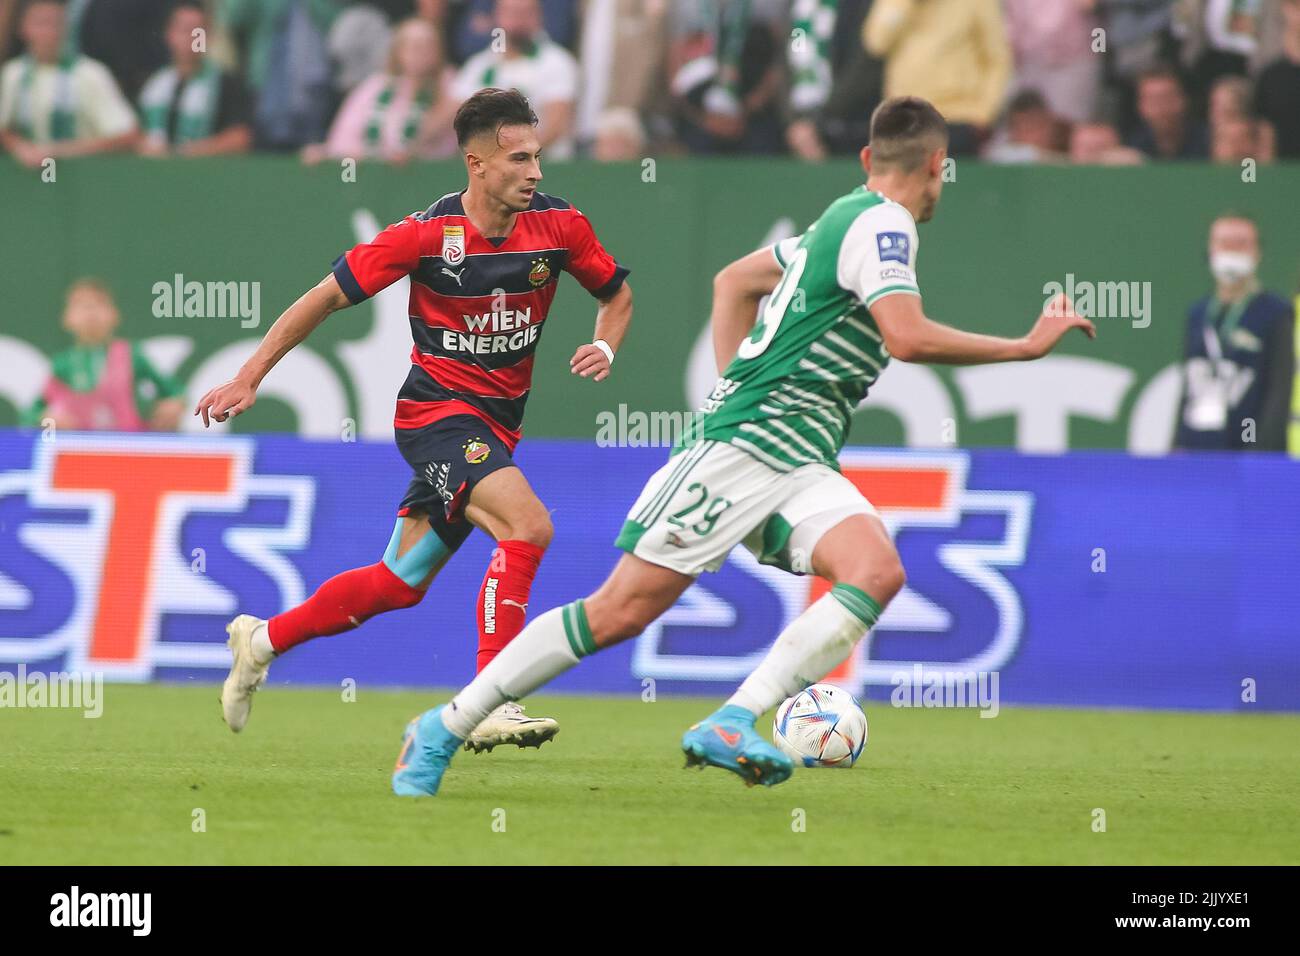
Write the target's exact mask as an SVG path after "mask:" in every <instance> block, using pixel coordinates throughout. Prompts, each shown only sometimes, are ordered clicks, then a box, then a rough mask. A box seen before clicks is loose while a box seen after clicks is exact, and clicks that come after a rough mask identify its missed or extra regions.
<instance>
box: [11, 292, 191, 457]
mask: <svg viewBox="0 0 1300 956" xmlns="http://www.w3.org/2000/svg"><path fill="white" fill-rule="evenodd" d="M119 319H120V315H119V313H118V310H117V305H116V303H115V302H114V301H113V294H112V292H110V291H109V289H108V287H107V286H106V285H104V284H103V283H102V282H100V281H98V280H97V279H79V280H78V281H76V282H74V283H73V284H72V285H71V286H70V287H69V288H68V296H67V301H66V304H65V306H64V309H63V327H64V328H65V329H67V330H68V332H69V333H70V334H71V335H72V338H73V340H74V344H73V347H72V348H71V349H69V350H68V351H66V352H61V353H60V354H58V355H56V356H54V358H53V359H52V360H51V362H50V378H49V381H48V382H47V383H46V386H45V389H44V391H43V392H42V394H41V397H40V398H39V399H37V400H36V403H35V404H34V405H33V406H32V407H31V408H30V409H29V410H28V411H27V413H26V414H25V415H24V416H23V423H24V424H26V425H31V426H37V425H40V424H42V422H43V421H44V420H45V419H52V420H53V422H54V425H55V427H56V428H67V429H71V430H77V431H86V430H96V431H125V432H138V431H143V430H144V429H146V428H148V429H152V430H154V431H174V430H175V429H176V425H177V423H178V422H179V421H180V417H181V414H182V412H184V410H185V408H184V404H183V403H182V401H181V396H182V395H183V394H184V389H183V388H182V387H181V385H180V383H179V382H177V381H176V380H175V379H173V378H171V377H170V376H167V375H163V374H162V373H161V372H159V371H158V370H157V369H156V368H154V366H153V364H152V363H151V362H150V361H149V359H148V358H147V357H146V356H145V354H144V351H143V350H142V349H141V348H140V346H139V345H133V344H132V343H130V342H128V341H126V340H125V339H120V338H115V337H114V335H113V333H114V332H115V331H116V330H117V326H118V322H119Z"/></svg>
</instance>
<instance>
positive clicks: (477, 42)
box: [453, 0, 578, 86]
mask: <svg viewBox="0 0 1300 956" xmlns="http://www.w3.org/2000/svg"><path fill="white" fill-rule="evenodd" d="M539 3H540V5H541V13H540V16H541V27H540V29H542V30H545V31H546V35H547V36H548V37H550V39H551V40H552V41H553V42H555V43H558V44H559V45H560V46H562V47H565V48H567V49H570V50H571V49H573V39H574V37H575V36H576V35H577V25H578V12H577V9H576V7H577V3H576V0H539ZM494 5H495V3H494V0H466V3H465V11H464V12H463V14H462V15H461V18H460V24H459V27H458V28H457V30H456V40H455V43H454V44H453V53H454V54H455V56H456V59H457V61H458V62H460V63H464V62H465V61H466V60H468V59H469V58H470V57H472V56H473V55H474V54H476V53H479V52H481V51H483V50H484V49H486V48H487V46H488V44H489V43H491V42H492V30H493V28H495V27H497V26H500V24H499V23H498V16H497V14H496V12H495V10H494V9H493V8H494ZM488 85H492V84H488ZM495 85H496V86H500V85H501V84H500V83H497V84H495Z"/></svg>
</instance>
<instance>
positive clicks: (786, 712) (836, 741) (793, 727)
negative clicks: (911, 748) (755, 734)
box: [772, 684, 867, 767]
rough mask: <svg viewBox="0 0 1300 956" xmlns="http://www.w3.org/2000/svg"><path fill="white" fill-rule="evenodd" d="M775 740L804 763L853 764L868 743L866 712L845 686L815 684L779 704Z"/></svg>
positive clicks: (774, 730) (825, 764) (774, 725)
mask: <svg viewBox="0 0 1300 956" xmlns="http://www.w3.org/2000/svg"><path fill="white" fill-rule="evenodd" d="M772 741H773V743H775V744H776V745H777V747H779V748H780V749H781V751H782V752H783V753H785V754H788V755H789V756H790V757H793V758H794V759H795V760H797V761H799V763H801V764H803V765H804V766H805V767H852V766H853V764H854V763H855V762H856V761H857V759H858V756H859V755H860V754H861V753H862V748H863V747H865V746H866V745H867V715H866V714H864V713H863V712H862V707H861V706H860V705H859V704H858V702H857V699H856V698H855V697H854V696H853V695H852V694H850V693H849V692H848V691H846V690H845V689H844V688H842V687H836V686H834V685H833V684H813V685H811V686H810V687H807V688H805V689H804V690H801V691H800V692H799V693H797V694H795V695H794V696H793V697H789V698H787V699H786V701H785V703H783V704H782V705H781V706H780V707H778V708H777V710H776V718H775V719H774V720H773V721H772Z"/></svg>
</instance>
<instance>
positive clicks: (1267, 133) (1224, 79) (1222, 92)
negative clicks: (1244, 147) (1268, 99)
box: [1209, 76, 1277, 163]
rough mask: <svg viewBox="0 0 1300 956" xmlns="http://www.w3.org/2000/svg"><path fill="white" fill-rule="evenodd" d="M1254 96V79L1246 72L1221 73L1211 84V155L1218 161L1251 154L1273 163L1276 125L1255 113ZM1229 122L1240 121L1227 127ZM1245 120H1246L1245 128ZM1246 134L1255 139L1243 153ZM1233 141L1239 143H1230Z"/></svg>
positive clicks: (1256, 158) (1252, 156)
mask: <svg viewBox="0 0 1300 956" xmlns="http://www.w3.org/2000/svg"><path fill="white" fill-rule="evenodd" d="M1250 99H1251V96H1250V81H1249V80H1248V79H1246V78H1245V77H1244V76H1221V77H1219V79H1217V80H1215V82H1214V86H1212V87H1211V88H1210V96H1209V114H1210V156H1211V158H1212V159H1214V160H1215V161H1216V162H1239V161H1240V160H1242V159H1246V158H1251V159H1255V160H1258V161H1259V162H1261V163H1271V162H1272V161H1273V160H1274V159H1275V158H1276V157H1277V146H1276V141H1275V134H1274V132H1273V125H1272V124H1271V123H1269V122H1267V121H1266V120H1260V119H1255V118H1254V117H1253V116H1252V115H1251V112H1250ZM1229 123H1232V124H1236V127H1235V128H1234V129H1232V130H1223V129H1222V128H1223V127H1224V126H1225V124H1229ZM1241 124H1245V128H1244V129H1243V128H1242V127H1241ZM1244 136H1248V137H1249V138H1250V140H1251V143H1252V145H1251V147H1250V150H1251V151H1250V152H1248V153H1240V145H1241V144H1242V143H1243V139H1242V137H1244ZM1232 142H1235V143H1237V144H1238V145H1237V146H1233V147H1229V146H1228V144H1229V143H1232Z"/></svg>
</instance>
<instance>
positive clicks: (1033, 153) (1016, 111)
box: [984, 90, 1065, 164]
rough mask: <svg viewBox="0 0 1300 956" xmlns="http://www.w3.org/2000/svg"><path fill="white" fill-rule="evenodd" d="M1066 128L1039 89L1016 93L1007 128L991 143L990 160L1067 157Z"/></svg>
mask: <svg viewBox="0 0 1300 956" xmlns="http://www.w3.org/2000/svg"><path fill="white" fill-rule="evenodd" d="M1064 140H1065V131H1064V127H1063V125H1062V123H1061V121H1060V120H1058V119H1057V118H1056V117H1055V116H1053V115H1052V111H1051V110H1049V109H1048V108H1047V101H1046V100H1045V99H1043V95H1042V94H1041V93H1039V92H1038V91H1037V90H1024V91H1022V92H1020V93H1017V94H1016V95H1015V96H1014V97H1013V98H1012V100H1011V103H1010V104H1009V105H1008V106H1007V122H1006V128H1005V130H1002V131H1000V133H999V135H998V136H997V137H996V138H995V139H994V141H993V142H992V143H990V144H989V148H988V149H987V150H985V152H984V158H985V159H987V160H988V161H989V162H991V163H1021V164H1024V163H1045V162H1057V161H1059V160H1062V159H1064V158H1065V150H1064Z"/></svg>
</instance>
